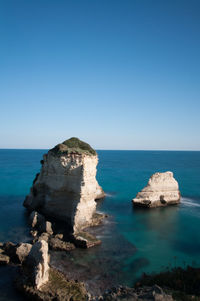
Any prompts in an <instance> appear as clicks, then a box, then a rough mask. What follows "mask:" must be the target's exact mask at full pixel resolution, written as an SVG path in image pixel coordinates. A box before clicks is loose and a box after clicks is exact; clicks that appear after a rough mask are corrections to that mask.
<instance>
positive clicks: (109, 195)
mask: <svg viewBox="0 0 200 301" xmlns="http://www.w3.org/2000/svg"><path fill="white" fill-rule="evenodd" d="M106 197H109V198H113V197H114V194H112V193H107V192H106Z"/></svg>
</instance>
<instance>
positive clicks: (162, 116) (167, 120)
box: [0, 0, 200, 150]
mask: <svg viewBox="0 0 200 301" xmlns="http://www.w3.org/2000/svg"><path fill="white" fill-rule="evenodd" d="M0 104H1V106H0V148H50V147H52V146H53V145H55V144H57V143H58V142H61V141H63V140H65V139H67V138H69V137H72V136H76V137H79V138H81V139H82V140H85V141H87V142H88V143H90V144H91V145H92V146H93V147H95V148H97V149H181V150H185V149H191V150H200V1H199V0H187V1H185V0H120V1H119V0H71V1H68V0H17V1H16V0H0Z"/></svg>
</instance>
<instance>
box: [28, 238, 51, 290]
mask: <svg viewBox="0 0 200 301" xmlns="http://www.w3.org/2000/svg"><path fill="white" fill-rule="evenodd" d="M24 271H25V273H27V274H28V277H29V278H30V281H31V283H32V285H33V286H34V287H36V288H37V289H40V287H41V286H42V285H43V284H45V283H46V282H47V281H48V280H49V254H48V243H47V242H46V241H44V240H41V241H38V242H36V243H35V244H34V245H33V246H32V248H31V251H30V253H29V254H28V256H27V258H26V261H25V262H24Z"/></svg>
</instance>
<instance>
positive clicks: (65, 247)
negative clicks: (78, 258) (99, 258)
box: [49, 237, 75, 251]
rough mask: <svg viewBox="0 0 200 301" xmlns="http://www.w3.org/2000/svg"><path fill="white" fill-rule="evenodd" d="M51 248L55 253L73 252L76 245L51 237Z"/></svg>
mask: <svg viewBox="0 0 200 301" xmlns="http://www.w3.org/2000/svg"><path fill="white" fill-rule="evenodd" d="M49 247H50V248H51V249H52V250H55V251H71V250H74V249H75V245H74V244H72V243H70V242H66V241H63V240H62V239H60V238H59V237H51V238H50V241H49Z"/></svg>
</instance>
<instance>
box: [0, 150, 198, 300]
mask: <svg viewBox="0 0 200 301" xmlns="http://www.w3.org/2000/svg"><path fill="white" fill-rule="evenodd" d="M44 152H45V151H44V150H0V205H1V210H0V241H6V240H12V241H16V242H17V241H26V240H27V239H28V238H29V235H28V229H27V215H26V211H25V209H24V208H23V206H22V203H23V200H24V197H25V195H26V194H27V193H28V191H29V188H30V186H31V183H32V181H33V179H34V176H35V174H36V173H37V172H38V171H39V169H40V160H41V157H42V154H43V153H44ZM98 154H99V165H98V175H97V178H98V181H99V183H100V185H101V186H102V187H103V188H104V190H105V192H106V193H107V197H106V198H105V200H104V201H103V202H101V203H99V204H98V209H99V210H100V211H103V212H105V213H108V214H109V215H110V218H108V220H106V221H105V223H104V224H103V225H102V226H101V227H99V228H96V229H95V230H94V232H95V234H96V235H97V236H98V237H100V238H101V240H102V245H101V246H99V247H95V248H93V249H90V250H76V251H75V252H72V253H71V254H70V255H68V254H63V253H55V254H52V264H53V265H58V266H59V267H60V269H61V270H63V271H64V272H65V273H66V274H67V275H68V276H69V277H75V278H77V279H81V280H85V279H86V280H87V281H86V282H87V283H86V285H87V286H88V287H89V288H90V287H91V286H92V287H93V286H94V282H95V284H96V286H98V287H100V288H101V289H102V290H103V289H104V288H107V286H108V285H110V284H116V283H119V282H120V283H121V284H127V285H131V284H133V282H134V281H135V280H136V279H137V277H138V276H140V275H141V274H142V273H143V272H153V271H159V270H161V269H162V268H163V267H166V266H169V265H171V266H174V265H185V264H192V265H200V252H199V250H200V235H199V228H200V152H175V151H170V152H168V151H98ZM168 170H170V171H173V172H174V176H175V178H176V179H177V180H178V182H179V186H180V190H181V194H182V203H181V205H180V206H174V207H167V208H160V209H159V208H158V209H153V210H144V209H143V210H141V209H140V210H139V209H137V210H136V209H134V208H133V207H132V203H131V199H132V198H133V197H135V195H136V194H137V192H138V191H139V190H141V189H142V188H143V187H144V186H145V185H146V183H147V181H148V178H149V177H150V176H151V175H152V174H153V173H154V172H157V171H160V172H162V171H168ZM70 270H71V272H69V271H70ZM72 270H73V272H72ZM1 273H2V272H1V269H0V274H1ZM0 276H1V275H0ZM1 283H2V282H1V280H0V288H1V290H2V291H4V290H5V287H6V286H5V285H4V289H3V288H2V285H1ZM97 291H98V289H97V288H96V290H95V289H94V292H97ZM5 294H6V293H5ZM5 294H4V295H5ZM0 300H3V299H1V297H0ZM4 300H5V299H4ZM6 300H18V299H17V296H15V295H14V293H13V294H12V296H11V297H10V299H9V297H7V299H6Z"/></svg>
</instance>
